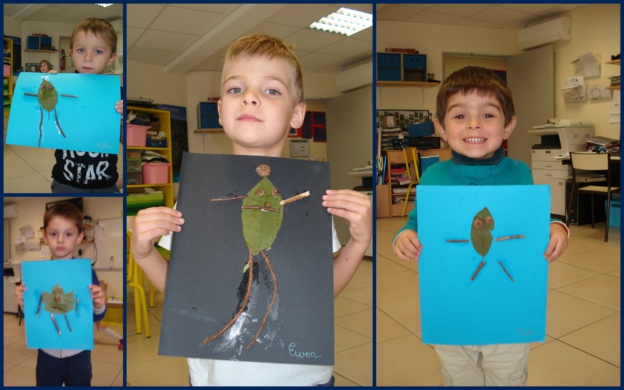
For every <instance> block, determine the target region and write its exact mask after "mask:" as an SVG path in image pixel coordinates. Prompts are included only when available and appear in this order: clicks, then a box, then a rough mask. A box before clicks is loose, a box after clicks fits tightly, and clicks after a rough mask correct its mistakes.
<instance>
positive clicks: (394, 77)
mask: <svg viewBox="0 0 624 390" xmlns="http://www.w3.org/2000/svg"><path fill="white" fill-rule="evenodd" d="M377 80H380V81H401V69H381V68H380V69H377Z"/></svg>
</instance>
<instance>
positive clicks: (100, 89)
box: [6, 72, 121, 154]
mask: <svg viewBox="0 0 624 390" xmlns="http://www.w3.org/2000/svg"><path fill="white" fill-rule="evenodd" d="M119 82H120V81H119V76H117V75H99V74H97V75H96V74H79V73H71V74H66V73H63V74H50V73H36V72H22V74H20V77H18V79H17V83H16V85H15V89H14V91H13V100H12V102H11V111H10V115H9V123H8V129H7V139H6V143H7V144H10V145H20V146H30V147H35V148H50V149H62V150H73V151H79V152H91V153H107V154H117V153H118V152H119V139H120V131H121V116H120V115H119V114H118V113H117V111H116V110H115V104H116V103H117V101H119V100H120V99H121V97H120V84H119Z"/></svg>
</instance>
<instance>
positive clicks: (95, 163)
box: [51, 18, 123, 193]
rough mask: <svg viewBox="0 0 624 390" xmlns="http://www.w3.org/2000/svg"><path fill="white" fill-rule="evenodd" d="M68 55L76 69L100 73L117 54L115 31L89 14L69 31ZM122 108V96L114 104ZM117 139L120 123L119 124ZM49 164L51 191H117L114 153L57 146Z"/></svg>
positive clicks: (121, 109)
mask: <svg viewBox="0 0 624 390" xmlns="http://www.w3.org/2000/svg"><path fill="white" fill-rule="evenodd" d="M69 55H70V56H71V57H72V59H73V61H74V65H75V66H76V73H88V74H103V73H104V70H105V69H106V67H107V66H108V65H111V64H112V63H113V62H114V61H115V58H116V57H117V33H116V32H115V29H114V28H113V26H112V25H111V24H110V23H108V22H107V21H105V20H102V19H96V18H88V19H85V20H83V21H82V22H80V23H79V24H78V25H77V26H76V27H75V28H74V31H73V32H72V35H71V40H70V51H69ZM115 110H116V111H117V113H119V114H121V113H122V112H123V100H119V101H118V102H117V103H116V104H115ZM120 142H122V137H121V127H120ZM54 157H55V158H56V164H55V165H54V167H53V168H52V178H53V181H52V185H51V189H52V192H54V193H118V192H119V187H118V186H117V184H116V183H117V180H118V178H119V173H118V172H117V160H118V157H117V155H116V154H108V153H92V152H80V151H73V150H60V149H57V150H56V151H55V152H54Z"/></svg>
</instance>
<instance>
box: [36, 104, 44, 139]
mask: <svg viewBox="0 0 624 390" xmlns="http://www.w3.org/2000/svg"><path fill="white" fill-rule="evenodd" d="M39 111H40V112H41V119H40V120H39V143H38V144H37V147H38V148H40V147H41V137H42V136H43V131H42V130H41V126H42V125H43V107H41V106H39Z"/></svg>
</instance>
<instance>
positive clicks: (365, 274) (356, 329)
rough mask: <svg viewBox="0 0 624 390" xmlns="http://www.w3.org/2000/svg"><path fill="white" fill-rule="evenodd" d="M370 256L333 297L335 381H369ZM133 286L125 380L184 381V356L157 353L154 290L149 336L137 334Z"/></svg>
mask: <svg viewBox="0 0 624 390" xmlns="http://www.w3.org/2000/svg"><path fill="white" fill-rule="evenodd" d="M372 268H373V267H372V261H370V260H363V261H362V263H361V265H360V267H359V268H358V271H357V273H356V274H355V276H354V277H353V279H352V280H351V282H350V283H349V285H348V286H347V288H346V289H345V290H344V291H343V292H342V294H340V296H339V297H338V298H336V299H335V301H334V302H335V304H334V329H335V354H336V359H335V360H336V362H335V366H334V377H335V379H336V384H335V385H336V386H371V385H372V375H373V374H372V359H373V358H372V356H373V355H372V353H373V351H372V347H373V341H372V294H373V290H372ZM133 290H134V289H133V288H128V291H127V299H126V302H128V308H127V310H126V321H127V326H126V328H127V345H128V346H127V385H128V386H188V385H189V378H188V375H189V374H188V365H187V363H186V359H185V358H176V357H168V356H158V353H157V352H158V339H159V337H160V326H161V322H162V308H163V294H160V293H156V294H155V302H154V303H155V305H154V308H150V309H149V310H148V321H149V327H150V337H149V338H146V337H145V329H144V327H143V329H142V332H143V333H142V334H137V333H136V320H135V319H136V316H135V314H134V302H135V300H134V291H133Z"/></svg>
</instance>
